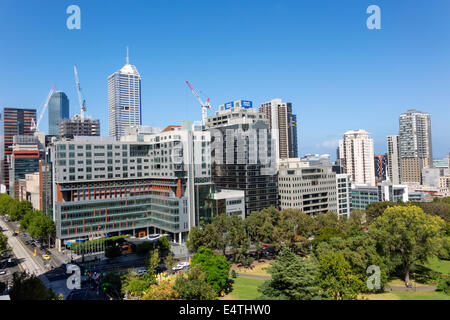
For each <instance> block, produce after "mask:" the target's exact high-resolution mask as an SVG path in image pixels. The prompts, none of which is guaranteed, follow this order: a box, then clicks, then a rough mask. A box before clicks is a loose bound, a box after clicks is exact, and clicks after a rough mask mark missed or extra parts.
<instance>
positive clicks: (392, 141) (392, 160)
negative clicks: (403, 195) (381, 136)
mask: <svg viewBox="0 0 450 320" xmlns="http://www.w3.org/2000/svg"><path fill="white" fill-rule="evenodd" d="M399 139H400V136H399V135H398V134H394V135H390V136H387V138H386V140H387V163H388V170H387V171H388V177H389V180H391V181H392V183H393V184H400V183H401V181H402V178H401V172H402V171H401V163H400V143H399Z"/></svg>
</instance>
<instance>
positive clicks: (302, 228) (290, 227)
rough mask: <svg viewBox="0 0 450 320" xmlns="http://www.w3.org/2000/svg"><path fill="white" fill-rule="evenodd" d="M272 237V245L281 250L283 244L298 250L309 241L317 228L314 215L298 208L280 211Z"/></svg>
mask: <svg viewBox="0 0 450 320" xmlns="http://www.w3.org/2000/svg"><path fill="white" fill-rule="evenodd" d="M276 221H277V223H276V225H275V228H274V232H273V237H272V246H273V247H274V248H275V250H277V251H278V250H280V249H281V248H282V247H283V246H286V247H289V248H292V249H294V250H296V251H297V249H298V247H299V245H300V247H301V246H302V244H304V243H307V242H308V238H309V236H310V235H311V233H312V232H313V231H314V230H315V220H314V218H313V217H311V216H309V215H308V214H306V213H304V212H303V211H301V210H298V209H285V210H282V211H281V212H280V213H279V217H278V219H276Z"/></svg>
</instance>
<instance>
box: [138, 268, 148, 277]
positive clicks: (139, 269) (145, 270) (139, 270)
mask: <svg viewBox="0 0 450 320" xmlns="http://www.w3.org/2000/svg"><path fill="white" fill-rule="evenodd" d="M136 272H137V274H138V276H143V275H144V274H146V273H147V269H145V268H138V269H136Z"/></svg>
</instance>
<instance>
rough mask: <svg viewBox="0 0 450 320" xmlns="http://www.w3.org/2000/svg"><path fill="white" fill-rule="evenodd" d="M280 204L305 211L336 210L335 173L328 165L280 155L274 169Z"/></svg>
mask: <svg viewBox="0 0 450 320" xmlns="http://www.w3.org/2000/svg"><path fill="white" fill-rule="evenodd" d="M278 193H279V197H280V208H281V209H289V208H297V209H300V210H302V211H303V212H305V213H307V214H312V215H315V214H318V213H326V212H328V211H332V212H336V213H337V199H336V193H337V188H336V174H335V173H334V172H332V171H331V165H328V166H321V165H311V164H310V163H309V162H308V161H303V160H302V159H295V158H291V159H281V160H280V163H279V170H278Z"/></svg>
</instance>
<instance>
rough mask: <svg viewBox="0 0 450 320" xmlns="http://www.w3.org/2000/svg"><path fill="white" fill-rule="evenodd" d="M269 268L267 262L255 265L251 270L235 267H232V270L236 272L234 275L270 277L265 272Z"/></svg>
mask: <svg viewBox="0 0 450 320" xmlns="http://www.w3.org/2000/svg"><path fill="white" fill-rule="evenodd" d="M268 266H269V262H263V263H259V264H256V265H255V266H253V267H252V268H239V267H237V266H236V265H234V266H232V269H233V270H234V271H236V273H246V274H252V275H257V276H270V274H269V273H268V272H267V271H266V268H267V267H268Z"/></svg>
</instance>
